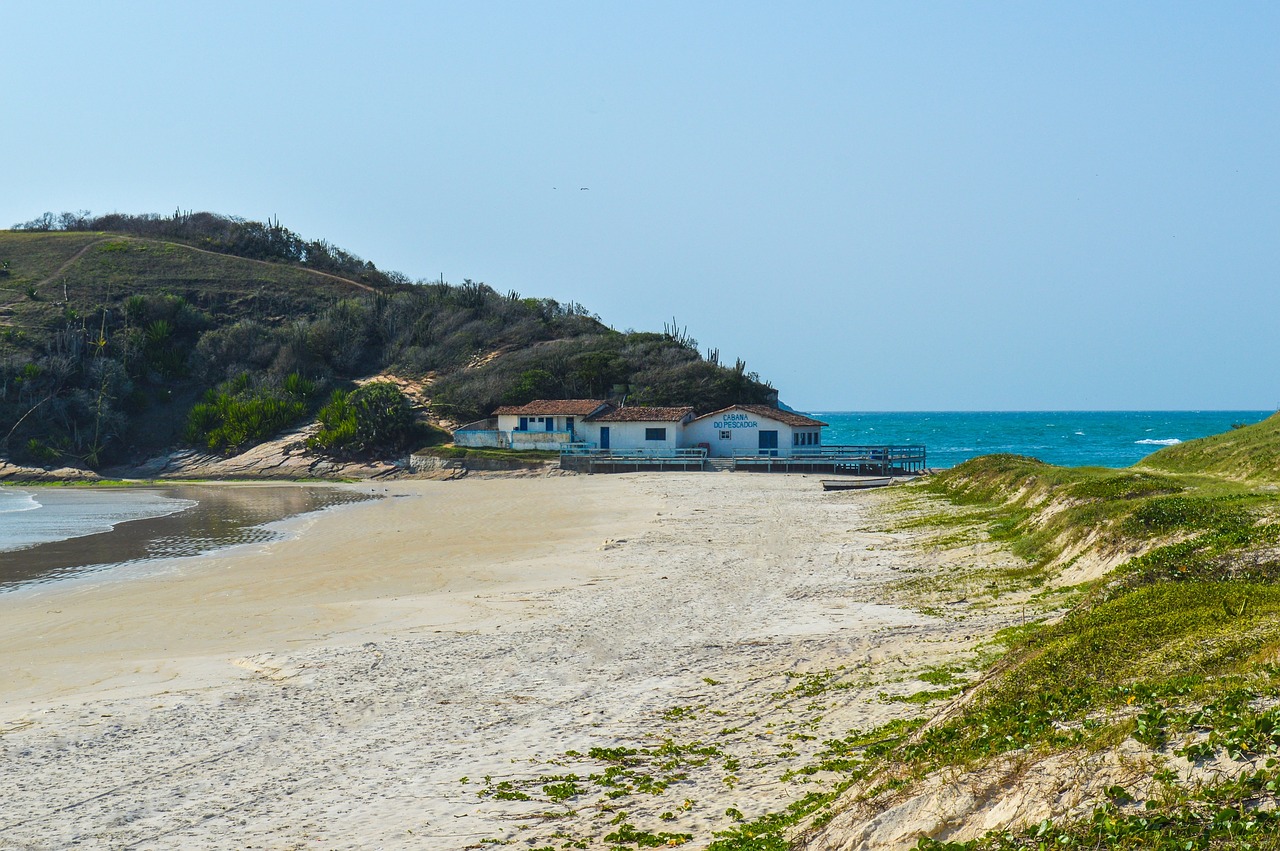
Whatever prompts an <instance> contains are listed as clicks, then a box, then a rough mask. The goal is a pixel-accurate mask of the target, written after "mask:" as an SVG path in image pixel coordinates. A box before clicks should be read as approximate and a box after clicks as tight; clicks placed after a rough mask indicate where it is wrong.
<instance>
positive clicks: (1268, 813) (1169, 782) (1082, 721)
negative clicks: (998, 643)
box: [711, 417, 1280, 851]
mask: <svg viewBox="0 0 1280 851" xmlns="http://www.w3.org/2000/svg"><path fill="white" fill-rule="evenodd" d="M1278 424H1280V418H1277V417H1272V418H1271V419H1269V420H1267V421H1265V422H1263V423H1260V424H1258V425H1256V426H1250V427H1248V428H1239V429H1234V430H1232V431H1231V432H1228V433H1226V434H1222V435H1216V436H1213V437H1209V438H1205V439H1203V440H1197V441H1191V442H1188V443H1186V444H1182V445H1179V446H1175V447H1170V448H1169V449H1166V450H1162V451H1161V452H1159V453H1157V454H1156V455H1153V456H1151V457H1150V458H1149V459H1148V460H1147V461H1145V462H1144V463H1143V464H1141V465H1139V466H1138V467H1136V468H1131V469H1127V470H1115V469H1107V468H1064V467H1055V466H1052V465H1049V464H1045V463H1042V462H1040V461H1038V460H1036V459H1034V458H1027V457H1022V456H1013V455H993V456H987V457H983V458H977V459H974V460H972V461H969V462H967V463H965V464H962V465H960V466H958V467H956V468H954V469H952V470H949V471H946V472H944V473H942V474H940V475H937V476H933V477H930V478H929V479H928V480H925V481H924V482H922V483H920V484H919V485H918V486H917V488H918V489H917V490H916V491H915V493H917V494H919V493H921V492H923V493H925V494H927V495H928V496H929V497H931V498H936V499H940V500H942V501H944V502H945V503H948V504H949V505H950V506H951V507H949V508H945V509H944V510H941V511H938V512H937V513H935V514H931V515H927V516H925V517H922V518H920V519H917V520H914V521H912V523H911V525H913V526H915V527H918V528H933V529H936V531H937V535H938V537H937V540H938V541H939V542H940V545H942V546H948V545H956V544H955V543H948V542H949V541H950V542H963V541H965V540H971V539H972V536H973V535H974V534H977V535H979V536H982V535H985V536H989V537H990V538H992V539H995V540H997V541H1003V542H1005V543H1007V545H1008V546H1009V547H1010V548H1011V549H1012V551H1013V552H1014V553H1016V554H1017V555H1020V556H1021V557H1022V558H1023V559H1025V567H1023V568H1020V569H1016V570H1010V569H1008V568H1004V569H1002V570H1000V571H995V572H990V573H982V572H980V573H978V574H977V575H976V576H975V577H974V578H973V579H972V584H970V585H967V586H965V588H966V591H965V593H967V594H969V595H970V596H971V597H972V596H973V595H974V594H975V593H978V594H985V595H986V596H988V597H989V599H992V600H993V601H994V600H996V599H999V598H1000V597H1001V596H1003V595H1005V594H1008V593H1010V592H1020V593H1024V594H1030V595H1031V599H1033V600H1034V599H1036V598H1040V599H1043V600H1044V601H1045V603H1044V606H1045V608H1046V609H1047V610H1052V609H1055V608H1057V609H1059V610H1060V607H1061V606H1062V602H1063V600H1064V599H1065V600H1068V601H1069V600H1074V601H1075V602H1074V604H1073V605H1070V606H1069V608H1068V610H1067V611H1066V613H1065V615H1062V616H1061V617H1058V618H1055V619H1051V620H1048V621H1045V622H1043V623H1040V624H1032V625H1029V626H1027V627H1026V628H1023V629H1015V630H1012V631H1011V632H1009V633H1008V634H1005V635H1002V636H1001V637H1000V638H1001V640H1002V642H1003V644H1004V645H1005V647H1007V652H1005V653H1004V654H1003V656H1002V657H1001V658H1000V659H999V661H997V662H996V663H995V665H994V666H993V667H992V668H991V669H990V670H989V671H988V672H987V675H986V676H985V677H983V678H981V679H979V680H977V681H975V682H976V684H975V685H973V686H970V687H968V688H967V689H966V692H965V694H964V695H963V696H962V697H961V698H959V699H958V700H957V702H956V703H955V704H953V705H952V706H951V707H950V708H949V709H947V710H944V711H943V713H942V714H941V715H940V716H939V717H938V718H936V719H935V720H934V721H933V722H931V723H930V724H928V725H924V723H923V720H924V719H923V718H922V719H921V720H919V721H913V722H901V721H899V722H894V723H892V724H890V725H888V726H887V727H884V728H880V729H877V730H871V731H864V732H858V731H854V732H853V733H851V735H850V736H848V737H847V738H846V739H843V740H838V741H831V742H828V743H827V749H826V751H825V752H824V753H823V754H822V755H821V758H820V760H819V762H818V763H817V764H815V765H814V766H812V769H811V770H812V772H814V773H818V772H823V773H825V772H831V771H834V772H836V773H837V775H838V776H840V777H842V778H843V779H841V780H838V781H837V782H836V783H835V784H834V785H833V786H832V787H829V788H830V791H828V792H825V793H822V794H817V793H815V794H814V795H812V796H810V797H809V798H808V799H805V800H803V801H801V802H798V803H797V804H796V805H794V806H793V807H792V808H791V809H790V810H788V811H786V812H783V813H777V814H773V815H770V816H767V817H765V818H763V819H760V820H758V821H756V822H752V823H748V824H745V825H743V826H742V827H741V828H740V829H738V830H736V831H734V832H732V834H730V835H726V836H724V837H723V838H722V839H720V840H718V841H717V842H715V843H713V844H712V846H711V847H712V848H713V849H715V851H731V849H764V848H769V849H775V848H776V849H783V848H786V847H787V844H786V842H785V841H784V836H785V832H786V830H787V829H788V828H789V827H790V826H792V825H796V824H800V823H802V822H812V821H814V820H815V819H816V821H817V823H819V824H820V823H822V822H823V821H825V820H826V819H827V818H828V817H829V815H827V814H826V813H827V812H828V810H827V808H828V807H830V806H832V805H833V804H834V803H835V801H836V800H837V798H838V795H839V793H840V792H841V791H842V790H845V789H849V788H851V787H855V786H856V787H857V788H858V789H862V790H867V791H864V792H863V798H864V799H871V800H875V799H882V800H884V801H885V806H890V805H892V804H893V802H895V801H900V800H901V798H900V797H895V795H900V794H901V793H902V792H904V791H909V790H910V789H911V788H912V787H913V785H914V784H915V783H917V782H918V781H920V780H921V779H922V778H924V777H925V776H926V775H930V774H932V773H934V772H937V771H943V772H944V774H945V776H948V777H954V778H956V780H957V782H963V777H964V773H965V772H967V771H976V770H980V769H981V768H982V767H983V766H984V765H988V764H989V763H990V762H991V761H992V760H995V759H998V758H1005V757H1011V758H1014V759H1016V760H1018V761H1020V764H1021V765H1022V766H1023V767H1022V769H1021V770H1022V772H1024V773H1026V774H1028V776H1034V775H1035V773H1036V771H1037V767H1036V763H1037V761H1039V760H1041V759H1044V758H1046V757H1048V756H1049V755H1052V754H1061V753H1070V754H1073V755H1074V757H1073V758H1075V759H1079V760H1084V759H1085V758H1086V757H1087V756H1088V755H1089V754H1096V753H1099V752H1104V751H1108V750H1111V749H1115V748H1117V747H1118V746H1119V745H1121V744H1122V743H1124V742H1125V741H1126V740H1128V739H1132V740H1135V741H1136V742H1138V743H1140V744H1141V745H1142V746H1144V747H1146V748H1148V749H1150V750H1151V751H1152V752H1153V755H1152V757H1151V759H1150V761H1149V762H1146V763H1143V762H1141V761H1139V760H1136V758H1134V757H1128V759H1129V760H1130V761H1131V762H1132V763H1133V764H1134V766H1135V772H1136V774H1137V775H1141V778H1140V779H1139V780H1136V782H1134V783H1132V784H1131V785H1130V786H1128V787H1125V788H1122V787H1119V786H1115V787H1111V788H1109V789H1107V790H1106V795H1105V796H1102V797H1101V798H1100V799H1098V800H1096V801H1093V802H1092V806H1093V809H1092V811H1091V812H1090V814H1089V815H1088V816H1087V817H1086V818H1083V819H1080V820H1076V821H1068V822H1061V823H1055V822H1053V821H1045V822H1044V823H1041V824H1039V825H1036V826H1034V827H1032V828H1030V829H1028V830H1025V831H996V832H993V833H990V834H988V835H986V836H985V837H983V838H980V839H978V840H975V841H972V842H944V841H935V840H933V839H924V840H921V841H920V843H919V845H918V847H919V848H920V849H924V850H925V851H980V850H981V849H986V850H987V851H996V849H999V851H1012V849H1085V848H1090V849H1092V848H1132V849H1137V848H1143V849H1149V848H1157V849H1180V850H1183V851H1184V850H1185V849H1208V848H1223V849H1226V848H1231V849H1247V848H1255V849H1256V848H1275V847H1280V810H1277V809H1275V806H1276V804H1277V797H1278V795H1277V793H1278V792H1280V769H1278V766H1280V582H1278V581H1277V580H1280V488H1277V485H1280V469H1278V468H1277V467H1276V466H1275V465H1274V464H1273V463H1269V461H1268V460H1267V459H1273V458H1275V457H1276V454H1277V452H1280V432H1278V430H1277V426H1278ZM1241 464H1244V465H1247V467H1248V474H1247V476H1242V475H1240V467H1239V466H1238V465H1241ZM1166 471H1167V472H1166ZM1174 471H1176V472H1174ZM1244 479H1247V480H1244ZM1090 559H1108V560H1109V561H1110V562H1111V563H1116V562H1118V566H1117V567H1115V568H1114V569H1113V570H1111V571H1109V572H1105V573H1104V574H1103V575H1101V576H1100V578H1097V579H1093V580H1090V581H1087V582H1085V583H1084V584H1083V585H1079V586H1076V587H1064V586H1063V584H1062V581H1061V577H1062V576H1063V575H1064V574H1065V573H1066V572H1067V571H1070V570H1071V569H1073V568H1076V567H1079V566H1081V565H1082V564H1084V563H1086V562H1087V561H1088V560H1090ZM927 581H929V582H933V583H937V582H942V583H945V582H947V581H949V580H948V579H947V578H945V577H931V578H929V579H928V580H927ZM983 589H985V590H983ZM1220 758H1229V759H1233V760H1239V761H1243V762H1244V763H1247V764H1242V765H1241V766H1240V770H1239V772H1238V773H1237V774H1236V775H1234V776H1232V775H1231V774H1229V773H1224V774H1222V775H1221V776H1220V777H1218V779H1217V780H1212V779H1209V780H1206V779H1203V778H1201V779H1197V780H1194V781H1191V782H1188V781H1186V780H1184V779H1182V778H1181V775H1179V774H1178V773H1177V772H1175V771H1173V770H1171V769H1172V768H1176V767H1177V766H1180V765H1181V766H1190V765H1200V766H1205V765H1209V764H1211V763H1213V761H1214V760H1216V759H1220ZM801 773H802V774H803V773H809V770H808V769H806V770H805V771H803V772H801ZM1208 776H1210V777H1212V774H1210V775H1208Z"/></svg>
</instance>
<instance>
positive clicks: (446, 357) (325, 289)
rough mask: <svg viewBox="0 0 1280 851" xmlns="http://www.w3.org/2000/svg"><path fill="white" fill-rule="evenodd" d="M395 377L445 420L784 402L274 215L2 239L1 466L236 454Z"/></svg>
mask: <svg viewBox="0 0 1280 851" xmlns="http://www.w3.org/2000/svg"><path fill="white" fill-rule="evenodd" d="M108 227H109V228H111V229H107V228H108ZM386 373H394V374H396V375H398V376H401V377H406V378H409V379H414V381H413V382H412V383H413V384H414V385H415V386H419V387H422V388H423V394H422V396H421V397H420V398H416V399H414V400H412V401H413V402H414V403H415V404H416V405H417V406H418V407H419V408H420V410H422V411H424V412H425V413H426V415H427V416H428V417H429V418H430V419H432V420H435V421H439V422H446V423H448V422H453V423H460V422H465V421H467V420H470V419H478V418H480V417H483V416H486V415H487V414H488V413H489V412H490V411H492V410H493V408H494V407H496V406H498V405H499V404H511V403H517V404H518V403H521V402H524V401H528V400H531V399H534V398H540V397H541V398H555V397H566V398H567V397H574V396H580V397H581V396H592V397H597V396H606V395H609V394H611V393H613V392H615V391H616V392H625V393H628V394H629V395H630V398H631V399H632V400H633V401H634V402H637V403H649V404H674V403H681V404H683V403H691V404H694V405H695V406H696V407H698V408H700V409H702V410H712V409H715V408H718V407H723V406H725V405H728V404H732V403H735V402H763V401H767V400H768V399H770V398H774V394H773V392H772V388H770V387H769V386H768V385H767V384H765V383H763V382H761V381H760V380H759V379H758V378H757V377H756V376H755V375H754V374H752V373H748V372H747V371H746V368H745V365H744V364H743V363H742V362H741V361H739V362H738V363H737V364H736V365H735V366H734V367H725V366H722V365H720V364H719V363H718V362H717V358H716V356H715V355H714V354H713V355H711V357H709V358H704V357H702V356H701V355H700V354H699V351H698V348H697V343H696V341H694V340H693V339H691V338H690V337H688V335H687V334H685V333H683V332H682V331H680V330H679V329H677V328H675V327H674V326H672V327H670V328H668V329H666V330H665V331H664V332H663V333H634V332H630V333H621V332H618V331H615V330H613V329H611V328H609V327H607V326H606V325H604V324H603V323H602V322H600V321H599V319H598V318H597V317H595V316H594V315H592V314H590V313H589V312H588V311H587V310H586V309H585V308H583V307H582V306H580V305H577V304H569V305H562V304H560V303H558V302H556V301H554V300H552V299H545V298H528V297H523V296H521V295H520V294H518V293H515V292H508V293H506V294H500V293H498V292H496V291H495V290H494V289H493V288H491V287H489V286H487V285H486V284H483V283H480V282H475V281H470V280H464V281H463V282H462V283H461V284H458V285H452V284H448V283H445V282H444V281H419V282H416V283H414V282H411V281H410V280H409V279H408V278H407V277H406V276H404V275H401V274H398V273H395V272H385V271H382V270H379V269H378V268H377V267H376V266H374V265H373V264H372V263H369V262H367V261H365V260H362V259H361V258H359V257H357V256H356V255H354V254H351V253H349V252H346V251H343V250H341V249H337V248H335V247H333V246H332V245H330V244H329V243H327V242H324V241H310V242H308V241H306V240H303V239H302V238H301V237H299V236H297V235H296V234H294V233H292V232H291V231H289V230H287V229H285V228H283V227H282V226H280V225H279V224H278V223H266V224H264V223H260V222H245V221H243V220H240V219H234V218H230V217H225V216H217V215H213V214H208V213H194V214H184V213H176V214H175V215H174V216H172V217H159V216H121V215H112V216H105V217H99V218H96V219H95V218H90V217H88V216H87V214H77V215H70V214H64V215H63V216H61V217H53V216H46V217H42V218H41V219H37V220H35V221H33V222H29V223H27V224H26V225H24V226H21V228H20V229H17V230H11V231H0V455H3V456H5V457H8V458H11V459H13V460H17V461H25V462H28V463H31V462H38V463H46V464H52V463H58V464H68V463H71V464H81V465H85V466H88V467H90V468H95V467H99V466H102V465H105V464H117V463H129V462H137V461H140V460H142V459H144V458H146V457H148V456H150V455H153V454H155V453H157V452H159V451H161V450H164V449H168V448H175V447H180V446H198V447H204V448H213V449H216V450H220V451H233V450H239V449H244V448H247V447H248V446H251V445H253V444H255V443H257V442H260V441H261V440H265V439H267V438H268V437H270V436H271V435H272V434H275V433H277V432H279V431H280V430H281V429H283V428H286V427H288V426H292V425H297V424H298V423H299V422H301V421H304V420H305V419H307V418H308V417H310V416H312V415H314V414H316V413H317V412H318V411H319V409H320V408H321V407H322V406H323V405H324V404H325V403H326V400H329V397H330V395H331V393H332V391H334V390H345V389H348V388H350V387H352V386H354V381H355V380H357V379H361V378H364V377H367V376H371V375H377V374H386Z"/></svg>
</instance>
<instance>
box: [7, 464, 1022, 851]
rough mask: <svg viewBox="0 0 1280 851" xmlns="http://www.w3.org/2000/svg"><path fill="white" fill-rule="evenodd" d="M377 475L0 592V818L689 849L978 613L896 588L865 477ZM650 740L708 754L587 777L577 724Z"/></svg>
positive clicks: (840, 731) (87, 841) (752, 812)
mask: <svg viewBox="0 0 1280 851" xmlns="http://www.w3.org/2000/svg"><path fill="white" fill-rule="evenodd" d="M388 487H389V488H390V492H389V494H388V497H387V498H386V499H383V500H380V501H378V502H374V503H364V504H357V505H352V506H345V507H341V508H337V509H334V510H332V511H329V512H325V513H322V514H319V515H311V516H310V517H309V518H306V517H304V518H299V519H298V520H296V521H292V522H293V523H296V524H297V526H298V531H299V532H300V533H301V534H300V535H299V536H298V537H296V538H294V539H291V540H286V541H280V542H274V543H268V544H265V545H263V546H260V547H250V548H242V549H241V550H239V551H237V552H235V553H234V554H231V555H217V554H215V555H212V556H206V557H201V558H193V559H179V560H175V561H173V562H171V563H167V564H168V566H167V567H166V569H165V570H164V571H163V572H160V573H157V574H154V575H149V576H142V577H139V578H136V579H131V580H128V581H123V580H109V579H103V580H102V581H94V582H77V583H76V584H75V587H73V588H72V587H68V588H62V589H59V588H56V587H53V586H50V588H49V589H47V590H45V589H42V590H40V591H38V592H33V593H30V594H27V595H24V597H23V599H18V598H16V597H14V598H12V599H3V598H0V646H3V647H4V648H5V651H6V652H5V653H4V654H3V656H0V682H3V683H4V689H3V696H2V698H0V759H2V760H3V764H4V767H5V771H4V772H3V773H0V800H4V801H5V802H6V807H5V808H4V811H3V813H0V837H4V838H5V839H6V841H7V842H8V843H9V845H12V846H14V847H19V848H50V849H52V848H61V847H66V846H68V845H71V844H79V845H80V846H81V847H91V848H117V847H129V848H148V849H151V848H154V849H159V848H174V847H182V848H195V849H215V848H216V849H223V848H225V849H232V848H236V849H239V848H273V849H274V848H280V849H284V848H304V847H306V848H312V847H323V848H343V849H347V848H350V849H356V848H433V849H436V848H439V849H453V848H458V849H461V848H466V847H471V846H474V845H476V844H477V843H480V842H482V841H483V840H486V839H491V840H496V841H500V842H511V843H514V844H516V845H517V846H518V847H542V846H545V845H552V844H554V846H555V847H560V846H561V845H562V844H563V843H564V842H565V841H570V840H573V841H584V842H586V843H587V847H592V848H595V847H607V843H604V844H602V842H603V838H604V836H605V835H606V834H608V833H609V832H610V830H616V828H614V827H610V825H611V824H615V823H616V821H615V820H616V819H617V818H618V813H619V811H625V812H626V813H627V815H626V819H628V820H629V822H630V823H634V824H635V825H636V826H637V827H638V828H639V829H645V830H652V831H674V832H688V833H690V834H692V835H693V837H694V839H693V840H692V841H691V842H689V843H688V844H687V845H686V846H685V847H688V848H699V847H705V846H706V844H707V843H708V842H709V841H710V839H711V836H712V832H713V831H714V830H718V829H724V828H726V827H728V826H730V825H731V824H733V820H734V818H736V815H735V813H738V812H741V813H742V814H743V815H744V816H745V817H747V818H750V817H754V816H757V815H761V814H763V813H765V812H769V811H776V810H778V809H781V808H782V807H783V806H785V805H786V803H788V802H789V801H792V800H795V799H797V798H799V797H802V796H803V795H804V794H806V793H807V792H810V791H814V790H815V789H816V788H819V787H820V785H821V783H822V782H823V779H822V778H821V777H809V776H791V777H790V778H789V779H783V778H784V777H786V772H787V771H788V769H794V768H798V767H799V766H801V765H803V764H804V762H805V761H806V760H808V759H810V758H811V757H812V756H813V754H814V753H815V752H816V751H817V750H818V749H819V748H820V747H821V743H822V741H823V740H824V739H827V738H831V737H838V736H841V735H845V734H847V732H848V730H849V729H851V728H862V729H866V728H869V727H873V726H875V725H877V724H880V723H884V722H885V721H887V720H890V719H892V718H895V717H901V716H903V715H904V714H909V713H910V712H913V711H915V710H913V709H911V708H909V707H907V706H906V705H905V704H903V703H895V702H892V701H888V700H886V699H884V695H885V693H890V694H893V693H904V692H910V691H912V690H914V689H919V688H926V687H927V686H926V685H925V684H924V683H921V682H918V681H913V679H912V677H913V676H914V674H913V673H912V672H918V671H919V670H920V669H922V667H923V666H926V665H930V664H935V663H937V662H938V661H939V660H954V659H956V658H960V656H959V655H957V654H961V655H962V654H964V653H967V652H969V651H971V650H972V647H973V645H974V643H975V642H976V641H977V640H978V639H979V638H980V637H981V636H982V635H984V634H987V633H989V632H991V631H993V630H994V629H997V628H999V627H1000V626H1003V625H1005V624H1006V623H1008V622H1009V621H1008V619H1007V618H1004V619H1002V616H1001V615H1000V614H999V613H998V612H987V613H974V614H972V615H970V616H968V617H967V619H966V620H964V621H963V622H961V621H960V620H959V619H956V618H942V617H935V616H932V615H926V614H922V613H919V612H916V611H912V610H910V609H908V608H903V607H901V606H899V605H895V603H896V602H897V601H896V599H895V596H894V594H893V593H892V592H891V589H892V588H893V583H894V582H895V581H897V580H898V579H899V578H900V577H901V576H902V575H903V574H904V572H905V573H910V572H927V571H931V570H936V569H939V566H938V559H940V558H945V556H944V555H937V554H935V555H932V556H929V555H924V554H922V553H921V552H919V551H918V550H916V549H914V548H913V546H912V542H911V540H910V538H911V536H910V535H908V534H903V533H887V532H885V531H884V528H883V520H882V519H881V517H880V515H879V514H878V510H877V508H876V506H877V505H879V504H882V503H883V501H884V500H885V499H887V498H888V497H887V496H886V495H884V494H866V493H845V494H824V493H823V492H822V491H821V490H820V489H819V488H818V482H817V479H816V478H809V477H803V476H749V475H741V474H665V475H652V474H651V475H623V476H593V477H566V478H546V479H509V480H462V481H457V482H400V483H393V484H390V485H388ZM317 518H318V519H317ZM815 684H816V685H815ZM663 742H671V743H685V744H688V743H693V742H701V743H703V744H704V745H705V744H714V747H715V749H716V753H717V754H719V755H718V756H714V757H708V758H706V759H702V760H701V761H698V760H692V761H689V760H686V761H685V762H684V763H681V767H679V768H678V769H662V770H663V771H667V772H668V774H667V775H663V777H664V778H665V779H664V781H663V783H662V784H661V785H660V787H652V786H645V785H644V784H643V783H642V784H641V787H643V789H644V791H641V790H640V789H639V788H632V786H634V784H635V783H639V782H640V781H633V782H632V786H628V787H627V789H628V790H629V791H623V790H620V789H618V788H617V787H608V786H605V785H602V784H601V782H600V781H595V780H588V778H589V777H592V776H595V777H600V776H602V774H601V772H603V771H605V769H606V768H607V767H608V766H607V765H606V764H602V763H601V762H600V758H597V757H596V756H594V755H591V754H592V749H593V748H617V747H627V748H633V749H637V750H640V751H643V749H646V748H649V749H654V748H659V747H666V746H664V745H662V743H663ZM682 746H683V745H681V747H682ZM637 759H641V760H643V759H645V757H643V756H641V757H637ZM663 759H664V760H667V758H666V757H663ZM681 759H684V758H683V757H682V758H681ZM668 761H669V760H668ZM677 762H679V760H677ZM650 768H651V769H652V771H653V772H654V776H655V777H656V776H657V773H658V771H659V769H658V768H657V764H656V762H655V763H654V765H653V766H651V767H650ZM636 770H639V769H636ZM645 770H646V771H648V770H650V769H645ZM569 775H572V776H575V777H577V778H579V782H577V783H576V785H575V786H574V788H573V790H571V792H572V794H570V795H569V797H568V798H567V799H566V798H564V797H557V796H556V795H553V794H551V793H549V792H547V791H546V790H545V789H544V786H545V785H546V782H549V781H547V778H549V777H559V776H569ZM501 784H508V785H507V786H502V785H501ZM503 790H507V791H505V792H504V791H503ZM511 790H515V791H518V792H519V794H514V793H512V792H511Z"/></svg>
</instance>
